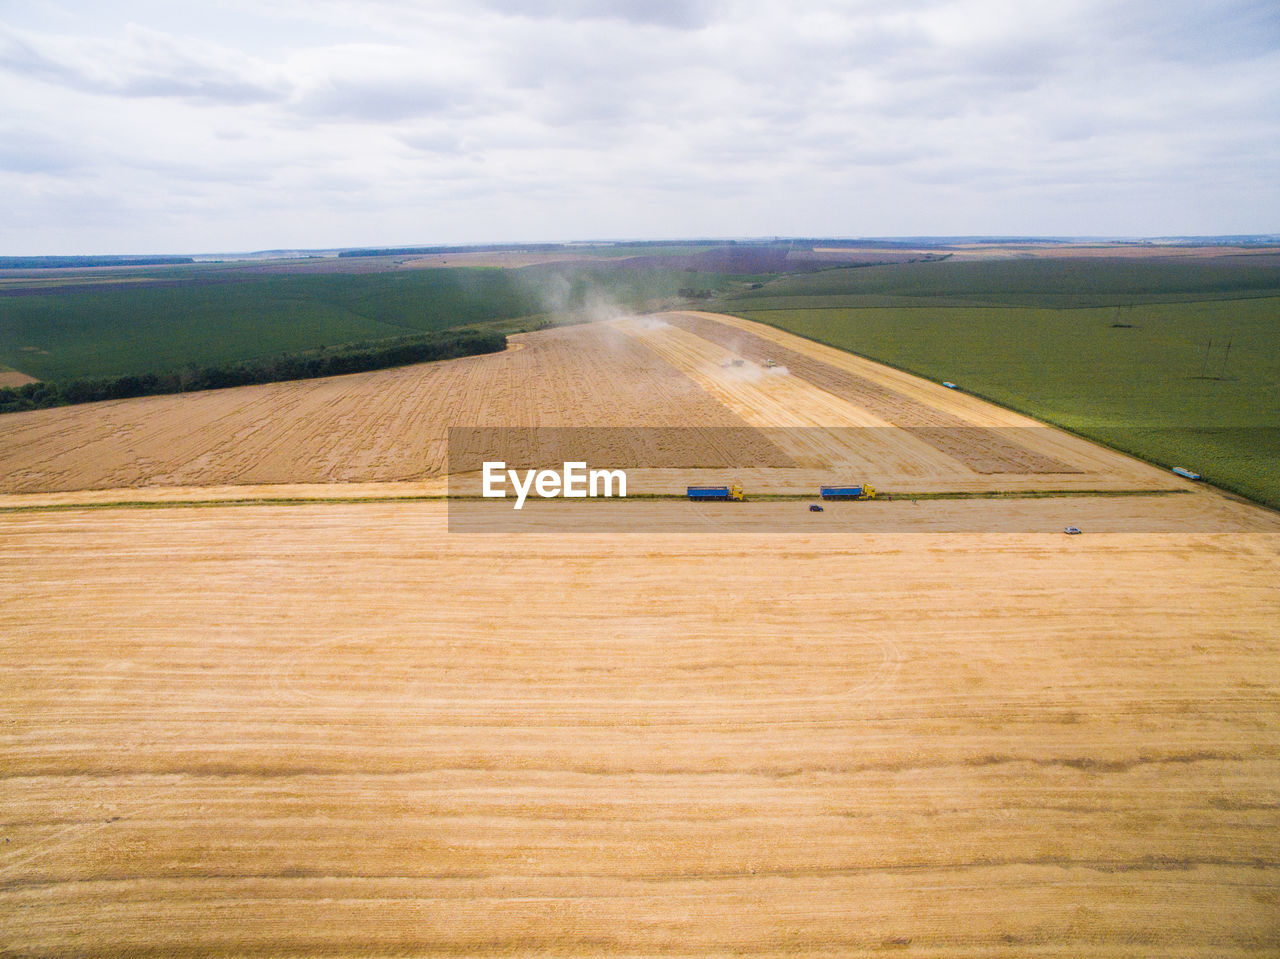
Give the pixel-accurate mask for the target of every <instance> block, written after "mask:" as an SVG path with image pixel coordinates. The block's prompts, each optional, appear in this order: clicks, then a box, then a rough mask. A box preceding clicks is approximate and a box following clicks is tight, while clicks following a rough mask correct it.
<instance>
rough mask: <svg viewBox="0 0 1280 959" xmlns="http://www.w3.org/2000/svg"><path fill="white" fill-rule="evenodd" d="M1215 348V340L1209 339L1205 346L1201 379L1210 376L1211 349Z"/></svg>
mask: <svg viewBox="0 0 1280 959" xmlns="http://www.w3.org/2000/svg"><path fill="white" fill-rule="evenodd" d="M1212 348H1213V340H1209V342H1208V344H1207V345H1206V346H1205V348H1204V363H1203V364H1202V365H1201V367H1200V379H1202V380H1203V379H1207V378H1208V376H1209V350H1211V349H1212Z"/></svg>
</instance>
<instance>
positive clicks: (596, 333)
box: [0, 313, 1188, 494]
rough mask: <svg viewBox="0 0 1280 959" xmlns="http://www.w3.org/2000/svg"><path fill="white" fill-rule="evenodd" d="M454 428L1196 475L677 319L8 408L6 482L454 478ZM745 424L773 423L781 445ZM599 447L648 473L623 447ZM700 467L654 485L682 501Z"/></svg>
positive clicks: (899, 464) (893, 471)
mask: <svg viewBox="0 0 1280 959" xmlns="http://www.w3.org/2000/svg"><path fill="white" fill-rule="evenodd" d="M770 362H772V363H773V364H775V365H773V366H767V365H766V364H767V363H770ZM456 426H468V427H582V426H591V427H628V428H635V427H644V428H649V429H659V428H663V427H673V428H681V429H688V428H691V427H697V428H702V429H704V430H705V431H706V432H705V434H704V435H703V436H702V438H701V439H700V440H699V442H700V443H701V445H702V446H703V447H704V448H706V449H708V450H712V451H713V453H714V455H712V456H710V457H709V459H710V460H711V461H713V462H732V463H733V464H734V466H735V467H736V470H735V471H736V472H737V473H738V474H740V475H741V477H742V478H744V479H745V480H748V481H749V482H750V484H751V487H752V488H753V489H756V490H759V491H769V492H801V491H810V490H813V489H815V488H816V486H817V485H818V484H819V483H820V482H828V481H830V480H831V478H832V471H833V470H835V471H836V472H837V473H840V474H852V475H854V476H856V477H858V478H862V479H866V480H868V481H870V482H873V483H875V484H876V485H878V486H880V487H883V488H892V489H895V490H900V491H904V492H912V491H968V492H974V491H990V490H1005V491H1013V490H1067V489H1074V490H1098V489H1102V490H1117V489H1179V488H1186V487H1187V485H1188V484H1186V483H1183V482H1182V481H1179V480H1177V479H1176V478H1172V477H1170V476H1169V475H1168V474H1166V473H1163V472H1162V471H1158V470H1155V469H1153V468H1152V467H1149V466H1147V465H1146V464H1143V463H1140V462H1138V461H1136V460H1133V459H1131V458H1129V457H1125V456H1120V455H1117V454H1114V453H1111V452H1109V451H1107V450H1104V449H1102V448H1100V447H1098V446H1095V445H1094V444H1092V443H1088V442H1086V441H1083V440H1080V439H1077V438H1075V437H1072V436H1069V435H1067V434H1065V433H1062V432H1060V431H1058V430H1054V429H1050V428H1048V427H1045V426H1043V425H1041V424H1038V423H1036V422H1035V421H1033V420H1029V419H1027V418H1026V417H1022V416H1018V415H1017V414H1014V413H1010V412H1008V411H1005V410H1000V409H998V408H996V407H993V406H991V405H990V404H988V403H984V402H982V401H980V400H977V399H975V398H973V397H970V396H965V395H962V394H957V393H955V392H953V391H951V390H947V389H944V388H943V387H942V386H939V385H938V384H936V383H928V382H926V381H924V380H920V379H919V378H917V377H913V376H910V375H908V374H905V373H901V372H898V371H896V370H890V369H888V368H886V367H882V366H879V365H878V364H875V363H871V362H869V361H866V360H862V359H860V358H858V357H853V356H850V355H848V354H846V353H842V352H840V351H839V350H834V349H831V348H830V347H824V346H821V345H819V344H816V343H811V342H809V341H807V340H803V339H801V338H799V337H796V336H792V335H791V334H788V333H784V332H781V331H779V330H774V329H771V328H769V327H764V326H760V325H759V324H755V323H750V322H748V321H745V320H739V319H737V318H734V317H725V316H717V315H714V314H707V313H671V314H662V315H659V316H654V317H644V318H626V319H620V320H617V321H614V322H611V323H595V324H587V325H582V326H574V327H566V328H561V329H556V330H548V331H544V332H539V333H529V334H523V335H521V336H517V337H513V338H512V348H511V349H509V350H507V351H506V352H505V353H501V354H496V355H489V356H478V357H467V358H464V359H458V360H449V361H446V362H441V363H430V364H422V365H417V366H408V367H402V368H400V369H394V370H383V371H379V372H373V373H360V374H355V375H352V376H340V377H330V378H327V379H321V380H306V381H299V382H292V383H274V384H268V385H263V386H250V387H241V388H238V389H229V390H214V391H210V392H206V393H192V394H186V395H181V396H156V397H146V398H142V399H134V400H119V401H113V402H105V403H94V404H89V405H86V406H80V407H72V408H67V409H53V410H40V411H36V412H31V413H20V414H10V415H7V416H5V417H3V419H0V493H37V494H49V493H55V492H68V491H77V490H118V489H135V488H172V487H179V488H182V487H194V488H203V487H209V486H260V485H263V484H269V485H282V484H306V485H319V486H324V485H331V484H345V483H371V482H372V483H422V482H425V481H430V480H432V479H438V478H440V477H442V476H443V475H444V474H445V473H446V471H447V469H448V463H447V459H448V457H447V436H448V429H449V428H450V427H456ZM746 427H754V428H757V429H765V430H769V431H770V432H768V434H767V436H766V437H765V438H766V439H767V440H768V442H769V444H770V445H772V447H773V449H771V450H766V449H764V448H763V447H762V445H761V443H760V439H761V437H760V436H759V435H757V436H756V438H755V440H751V439H750V437H749V435H748V434H750V433H751V432H752V431H751V430H747V429H745V428H746ZM735 429H736V432H735ZM584 455H588V456H589V458H594V459H597V460H605V461H607V460H609V459H619V458H621V459H623V460H627V462H625V463H624V464H615V465H627V466H632V467H643V466H644V465H646V464H644V463H643V461H635V458H634V456H629V455H627V451H625V450H620V449H619V448H617V447H616V446H606V447H602V448H599V449H589V450H586V451H584ZM653 465H655V466H660V465H662V464H661V463H655V464H653ZM688 478H689V477H688V476H687V474H686V473H684V472H681V473H679V474H678V475H677V474H671V475H670V476H663V475H646V476H642V477H640V480H641V481H642V488H643V489H644V490H645V491H648V492H667V493H670V492H679V491H681V490H682V489H683V484H684V483H685V481H686V480H687V479H688Z"/></svg>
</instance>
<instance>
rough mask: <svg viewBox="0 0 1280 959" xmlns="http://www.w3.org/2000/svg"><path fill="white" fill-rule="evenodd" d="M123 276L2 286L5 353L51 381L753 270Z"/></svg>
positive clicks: (717, 285)
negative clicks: (46, 286) (5, 290)
mask: <svg viewBox="0 0 1280 959" xmlns="http://www.w3.org/2000/svg"><path fill="white" fill-rule="evenodd" d="M123 277H124V282H117V283H116V284H114V285H103V284H104V282H105V281H104V279H103V276H102V275H98V276H96V277H94V278H93V280H94V285H90V286H85V285H84V279H83V278H82V277H73V278H69V279H68V281H67V282H68V286H67V288H66V289H62V290H59V289H56V288H54V289H50V290H47V291H46V290H42V291H41V292H39V293H32V292H29V291H28V292H24V293H23V294H22V295H8V296H0V364H3V365H5V366H10V367H13V368H14V369H17V370H21V371H22V372H24V373H27V374H29V375H31V376H34V377H36V378H37V379H41V380H52V381H67V380H77V379H87V378H98V377H114V376H122V375H132V374H141V373H151V372H167V371H171V370H175V369H179V368H183V367H186V366H191V365H195V366H225V365H228V364H233V363H240V362H250V361H260V360H264V359H268V358H271V357H276V356H280V355H282V354H291V353H299V352H306V351H310V350H315V349H317V348H320V347H325V346H328V347H332V346H335V345H340V344H349V343H377V342H379V341H385V340H390V339H395V338H401V337H404V336H406V335H412V334H417V333H424V332H436V331H441V330H446V329H454V328H457V327H460V326H470V325H475V324H490V325H497V326H498V327H499V328H500V329H501V331H502V332H514V331H516V330H519V329H528V328H534V327H536V326H538V325H540V324H542V323H546V322H554V321H556V320H557V319H560V318H565V317H569V318H572V316H573V314H574V313H575V312H576V313H582V312H583V311H586V313H587V314H588V315H590V314H592V313H598V312H599V311H601V310H607V309H610V308H612V307H613V306H614V305H617V306H621V307H623V308H626V309H643V308H645V307H646V306H648V305H650V304H653V303H656V302H659V301H662V300H663V299H672V298H674V297H675V294H676V291H677V290H678V289H679V288H681V287H682V286H686V285H689V286H697V287H699V288H708V289H725V288H726V285H728V284H731V283H732V284H737V285H742V283H743V282H745V279H751V278H745V279H744V278H741V277H735V278H732V279H730V278H726V277H722V276H719V275H717V274H707V273H703V274H690V273H687V272H685V271H682V270H676V269H666V270H628V269H625V268H623V267H616V266H612V265H610V264H599V265H591V266H574V267H556V266H547V267H528V268H525V269H520V270H507V269H498V268H464V269H431V270H401V271H394V272H384V273H365V274H350V273H334V274H322V275H300V274H294V275H271V274H251V273H247V272H245V271H244V270H243V269H234V268H233V269H216V268H212V267H209V266H207V265H196V266H191V267H169V268H166V269H165V270H163V271H156V270H151V271H147V272H145V273H144V272H134V273H126V274H123ZM175 281H176V282H175ZM33 282H34V281H33ZM39 282H44V283H48V280H47V279H44V278H39Z"/></svg>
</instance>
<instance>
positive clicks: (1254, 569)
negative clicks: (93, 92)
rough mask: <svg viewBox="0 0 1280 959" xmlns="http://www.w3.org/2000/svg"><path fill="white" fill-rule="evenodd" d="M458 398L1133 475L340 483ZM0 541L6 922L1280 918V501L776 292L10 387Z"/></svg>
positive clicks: (647, 940) (1174, 943) (1149, 930)
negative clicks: (55, 396)
mask: <svg viewBox="0 0 1280 959" xmlns="http://www.w3.org/2000/svg"><path fill="white" fill-rule="evenodd" d="M712 322H714V323H717V324H719V325H720V326H721V327H722V328H715V327H707V326H706V325H705V324H706V323H712ZM697 329H702V330H703V332H704V333H706V334H707V335H706V336H698V335H696V333H695V332H692V331H693V330H697ZM734 330H737V331H739V332H742V333H745V334H749V335H750V337H753V338H754V339H748V338H746V337H743V338H741V339H740V341H738V342H734V341H732V339H731V337H732V335H733V333H732V331H734ZM726 331H729V332H726ZM770 344H773V345H770ZM775 346H776V349H775ZM752 350H755V351H767V355H766V353H765V352H760V353H759V355H757V356H756V359H751V358H750V357H749V356H743V355H742V352H750V351H752ZM784 350H790V351H793V352H794V353H795V354H796V355H797V359H796V360H792V359H791V354H789V353H784V352H783V351H784ZM775 353H776V354H777V355H776V356H775V355H774V354H775ZM784 358H785V359H787V360H788V362H790V363H792V364H793V365H794V366H795V367H796V370H797V371H798V372H793V371H792V370H791V369H790V368H787V369H786V370H785V371H784V370H779V369H778V368H777V367H776V366H775V367H770V366H766V365H765V360H772V361H774V362H775V363H780V360H781V359H784ZM735 360H741V363H740V364H738V365H735ZM821 383H825V384H826V388H824V387H823V386H821V385H819V384H821ZM850 384H852V386H850ZM846 387H848V388H847V389H846ZM904 411H908V412H911V413H912V414H913V415H918V416H921V417H924V418H926V419H928V418H930V417H933V418H934V422H932V423H929V422H926V423H923V424H922V423H919V422H917V423H910V422H904V423H895V422H894V421H893V417H895V416H903V417H905V416H906V413H904ZM938 417H951V418H952V419H950V420H947V423H948V424H949V425H947V426H945V429H947V430H949V431H952V432H951V433H948V434H943V439H942V440H941V441H940V440H939V438H938V436H936V435H933V434H930V433H928V432H923V433H922V432H919V431H913V430H911V429H908V428H906V427H911V426H922V427H924V428H929V427H931V426H932V427H936V426H937V425H938V424H937V422H936V419H937V418H938ZM957 423H958V424H959V425H956V424H957ZM450 424H455V425H478V426H508V425H588V424H592V425H600V426H609V425H627V426H635V425H648V426H653V427H658V428H662V427H674V426H681V427H687V426H690V425H695V426H705V427H708V428H709V429H714V428H715V427H737V428H741V427H744V426H753V427H765V428H773V429H772V430H771V431H770V432H769V433H768V435H769V436H770V437H773V438H774V439H776V442H777V443H778V444H779V447H780V448H784V450H785V453H786V455H787V456H789V457H791V458H792V459H793V460H794V461H795V464H796V465H795V466H794V467H778V466H775V467H770V468H761V469H759V470H757V471H755V473H754V474H752V478H751V482H753V483H755V484H756V486H751V487H750V488H753V489H754V488H757V486H758V488H760V489H767V488H776V489H780V490H785V489H790V488H793V487H795V486H796V484H799V487H802V488H808V489H811V488H812V485H811V484H812V483H813V482H814V481H815V480H816V479H817V478H818V477H820V476H823V475H829V474H830V473H831V470H832V468H833V465H836V466H840V467H841V468H842V469H844V470H846V471H848V472H849V473H850V475H857V476H871V474H870V473H869V472H866V471H869V470H871V469H875V468H878V469H881V470H883V472H884V474H885V475H886V476H888V477H890V482H891V483H894V484H898V485H899V487H900V488H909V487H911V486H912V484H914V486H915V488H918V489H922V490H927V489H946V490H956V491H962V492H963V491H982V490H990V491H1010V490H1018V491H1023V492H1027V493H1034V492H1036V491H1038V490H1039V491H1043V490H1067V489H1074V490H1077V491H1082V490H1090V489H1099V490H1102V489H1109V490H1111V491H1112V492H1115V493H1118V494H1124V495H1114V496H1101V495H1086V496H1075V497H1066V496H1055V497H1050V498H1044V499H973V500H937V501H920V502H912V501H907V500H896V501H893V502H885V501H879V502H875V503H844V504H829V505H828V508H827V511H826V512H825V513H822V514H813V513H809V512H808V510H807V508H806V504H805V503H803V502H799V501H794V500H785V501H778V502H748V503H744V504H732V505H730V504H690V503H684V502H677V501H672V500H661V499H657V500H638V501H637V500H633V501H629V502H616V501H612V502H610V501H593V502H591V503H578V502H565V501H555V502H548V503H539V504H536V508H534V509H531V510H530V511H529V514H528V515H529V517H530V521H529V526H528V527H527V529H528V531H527V532H523V533H519V532H511V531H510V529H509V527H507V526H505V525H504V523H503V522H500V521H499V522H494V523H493V525H491V527H489V528H488V529H487V530H486V529H485V528H484V527H483V525H481V526H480V527H477V528H478V529H479V530H480V531H477V532H470V533H460V532H456V531H454V532H451V531H450V528H449V523H448V520H449V518H450V510H457V509H462V508H467V507H471V506H477V505H494V504H493V503H492V502H490V503H488V504H477V503H473V502H447V501H445V500H443V499H437V500H430V501H414V502H393V501H382V502H376V501H371V502H350V501H346V500H348V499H370V500H377V499H378V498H380V497H382V498H389V497H395V496H439V495H441V494H442V493H443V492H444V490H445V486H444V476H443V471H444V468H445V466H444V459H443V442H444V441H443V431H444V427H446V426H447V425H450ZM826 427H830V428H832V429H831V431H830V432H827V431H826V430H824V428H826ZM850 427H852V428H858V427H868V429H855V431H854V434H853V435H854V436H855V437H857V439H856V440H850V439H849V434H848V432H847V430H848V428H850ZM798 428H803V429H798ZM966 429H983V430H997V431H999V432H998V433H997V434H996V436H997V438H999V439H1000V441H1001V442H1007V443H1009V444H1012V445H1011V446H1008V447H1004V448H1002V450H999V451H997V452H998V453H999V455H1000V456H1006V457H1009V459H1007V460H1002V461H1001V462H999V463H996V464H995V465H998V466H1001V467H1002V469H1001V470H997V471H993V472H981V471H980V470H978V469H976V468H975V465H981V464H980V463H979V457H990V456H991V455H992V450H993V447H992V446H991V445H990V443H989V442H988V444H987V445H986V446H985V447H983V449H982V450H974V449H957V448H949V447H948V446H947V445H946V444H947V443H949V442H954V437H955V436H960V437H963V436H964V435H965V434H964V432H963V431H964V430H966ZM841 430H844V432H841ZM724 435H735V434H733V432H732V431H725V434H724ZM851 444H852V445H853V446H854V447H856V448H850V447H851ZM1019 451H1021V452H1019ZM602 452H603V451H602ZM721 452H723V453H725V454H726V455H728V454H730V453H733V452H735V451H733V450H723V451H721ZM737 452H741V451H740V450H739V451H737ZM1050 460H1052V461H1053V462H1054V463H1061V464H1063V466H1065V467H1067V468H1068V471H1067V472H1061V473H1046V472H1041V471H1038V470H1037V469H1033V468H1032V467H1037V466H1039V467H1044V466H1045V465H1046V463H1048V461H1050ZM984 462H985V464H986V465H988V466H989V465H992V461H990V459H988V460H986V461H984ZM1051 465H1052V464H1051ZM1015 467H1016V468H1017V469H1019V470H1022V469H1025V470H1026V472H1013V471H1012V469H1013V468H1015ZM1053 468H1056V466H1054V467H1053ZM698 472H699V471H696V470H695V471H682V470H652V471H649V473H652V474H653V475H647V474H646V471H643V470H641V471H639V473H640V476H639V478H638V479H639V481H642V484H648V488H653V489H667V488H671V487H678V486H679V485H680V484H682V483H683V482H684V481H685V480H686V479H687V478H692V477H693V476H694V475H696V474H697V473H698ZM872 478H875V479H880V477H879V476H878V475H877V476H874V477H872ZM882 482H883V481H882ZM664 484H665V485H664ZM1188 490H1193V491H1191V492H1188ZM1144 491H1145V492H1144ZM325 497H328V498H331V499H332V500H333V501H330V502H293V503H267V504H258V505H235V504H233V503H231V504H223V505H208V506H200V507H199V508H197V506H196V504H199V503H203V502H205V501H216V500H229V499H230V500H234V499H247V500H271V499H290V498H294V499H298V500H304V499H311V498H325ZM130 500H136V501H142V502H152V501H170V502H171V504H172V505H161V506H157V507H156V508H150V509H127V508H116V507H113V506H112V505H111V504H119V503H127V502H129V501H130ZM77 504H89V505H93V504H96V505H97V506H99V507H102V508H83V507H82V506H78V505H77ZM49 506H56V507H58V508H57V509H46V508H45V507H49ZM584 510H591V511H594V512H593V513H591V514H590V515H591V516H592V519H593V521H594V522H595V524H596V528H598V529H599V530H602V531H600V532H591V531H589V530H584V528H583V527H584V524H583V521H582V520H581V517H582V516H584V515H588V514H587V513H585V512H584ZM455 515H456V514H455ZM611 519H613V520H617V521H618V522H617V523H616V524H615V525H614V526H610V525H609V521H610V520H611ZM641 520H643V522H640V521H641ZM1068 523H1076V524H1078V525H1080V526H1082V527H1084V528H1085V530H1086V533H1085V535H1083V536H1064V535H1062V533H1061V529H1062V527H1063V526H1064V525H1066V524H1068ZM626 528H632V529H646V530H649V531H648V532H605V531H603V530H607V529H626ZM957 528H961V529H978V530H982V532H966V533H956V532H949V530H952V529H957ZM654 530H659V531H658V532H655V531H654ZM764 530H768V531H764ZM903 530H909V532H902V531H903ZM690 531H692V532H690ZM0 557H3V560H2V561H0V783H2V784H3V785H2V788H0V955H14V956H31V957H86V959H87V957H91V956H92V957H121V959H124V957H139V956H141V957H150V956H154V957H161V956H166V957H167V956H179V957H182V956H186V957H224V956H225V957H231V956H256V957H263V959H266V957H301V956H328V957H352V959H356V957H369V956H387V957H392V956H437V957H440V956H448V957H463V956H468V957H470V956H517V955H518V956H564V957H587V956H619V957H621V956H626V957H639V956H655V957H656V956H697V957H713V956H714V957H722V956H748V957H750V956H760V957H763V956H802V957H837V956H841V957H842V956H850V955H865V956H878V955H886V954H887V955H902V956H916V957H926V956H927V957H944V956H948V957H949V956H973V957H979V956H981V957H987V956H999V957H1009V959H1014V957H1019V959H1020V957H1025V956H1071V957H1097V959H1113V957H1114V959H1119V957H1128V956H1136V955H1140V956H1151V957H1204V956H1213V957H1257V956H1266V955H1276V954H1280V630H1278V629H1277V628H1276V625H1275V624H1276V623H1277V622H1280V591H1278V590H1277V588H1276V583H1277V582H1278V581H1280V518H1277V517H1276V515H1275V514H1273V513H1269V512H1266V511H1264V510H1261V509H1258V508H1256V507H1253V506H1251V505H1248V504H1244V503H1240V502H1236V501H1233V500H1230V499H1228V498H1226V497H1224V496H1222V495H1219V494H1218V493H1216V492H1214V491H1212V490H1207V489H1201V490H1194V489H1193V488H1192V487H1191V486H1190V484H1186V483H1183V482H1182V481H1179V480H1176V479H1175V478H1170V477H1168V476H1167V475H1166V474H1163V473H1161V472H1160V471H1157V470H1155V469H1153V468H1151V467H1148V466H1145V465H1144V464H1141V463H1137V462H1135V461H1133V460H1131V459H1128V458H1126V457H1121V456H1118V455H1116V454H1113V453H1110V452H1108V451H1106V450H1102V449H1100V448H1098V447H1096V446H1093V445H1092V444H1089V443H1086V442H1084V441H1081V440H1078V439H1076V438H1074V437H1070V436H1067V435H1065V434H1062V433H1060V432H1058V431H1056V430H1050V429H1046V428H1041V427H1038V426H1035V425H1034V424H1033V423H1032V422H1031V421H1028V420H1026V419H1025V418H1023V417H1019V416H1017V415H1016V414H1013V413H1009V412H1007V411H1003V410H999V409H996V408H994V407H991V406H989V405H988V404H985V403H981V402H980V401H978V400H976V399H974V398H973V397H969V396H964V395H962V394H957V393H953V392H951V391H948V390H944V389H943V388H942V387H940V386H937V385H936V384H929V383H926V382H924V381H921V380H918V379H916V378H914V377H909V376H907V375H906V374H902V373H899V372H897V371H894V370H889V369H886V368H884V367H879V366H877V365H876V364H873V363H869V362H867V361H864V360H861V359H859V358H857V357H851V356H848V355H847V354H842V353H840V352H839V351H836V350H831V349H829V348H827V347H821V346H817V345H815V344H806V343H805V341H803V340H799V339H797V338H795V337H789V336H788V335H787V334H784V333H780V332H778V331H776V330H771V329H768V328H765V327H760V326H757V325H755V324H750V323H747V322H746V321H740V320H732V319H728V318H725V319H719V320H714V321H712V320H710V319H708V318H707V316H706V315H704V314H683V315H671V316H667V317H657V318H638V319H637V318H632V319H624V320H619V321H616V322H613V323H610V324H603V325H593V326H590V327H573V328H565V329H560V330H553V331H547V332H545V333H539V334H530V335H528V336H526V337H522V338H520V339H519V340H517V348H515V349H512V350H510V351H508V352H507V353H504V354H501V355H497V356H490V357H475V358H468V359H465V360H457V361H449V362H446V363H439V364H431V365H427V366H418V367H407V368H404V369H399V370H390V371H384V372H381V373H368V374H358V375H355V376H350V377H340V378H334V379H331V380H321V381H314V382H308V383H296V384H278V385H274V386H263V387H246V388H243V389H240V390H226V391H218V392H216V393H208V394H200V395H193V396H186V397H155V398H149V399H144V400H132V401H124V402H119V403H105V404H95V405H93V406H88V407H80V408H70V409H62V410H48V411H41V412H39V413H31V414H20V415H11V416H5V417H0Z"/></svg>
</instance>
